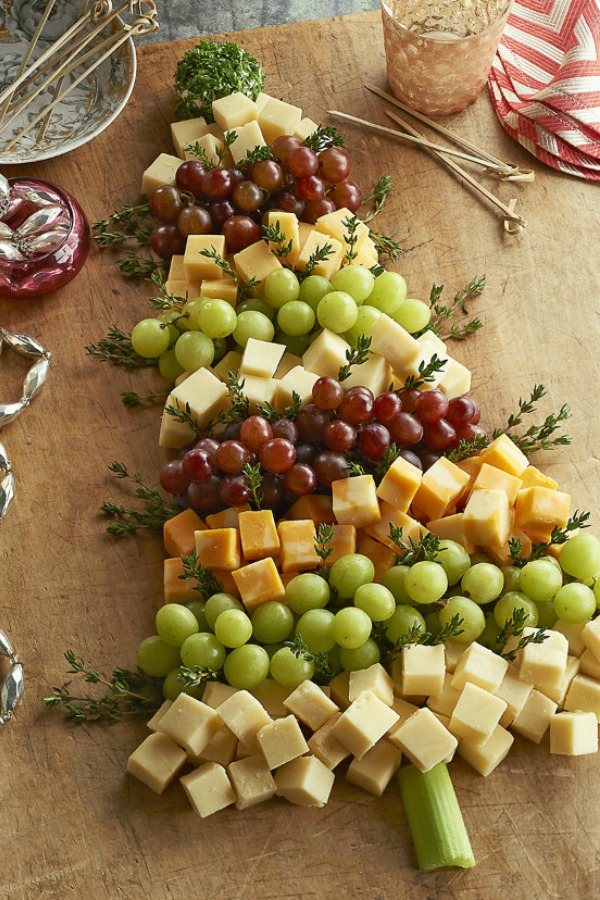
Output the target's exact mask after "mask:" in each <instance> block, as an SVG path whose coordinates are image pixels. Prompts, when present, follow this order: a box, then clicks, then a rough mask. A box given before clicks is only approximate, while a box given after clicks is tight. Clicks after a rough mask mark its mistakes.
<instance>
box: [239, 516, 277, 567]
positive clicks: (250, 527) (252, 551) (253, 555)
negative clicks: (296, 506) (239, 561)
mask: <svg viewBox="0 0 600 900" xmlns="http://www.w3.org/2000/svg"><path fill="white" fill-rule="evenodd" d="M238 528H239V531H240V541H241V543H242V553H243V554H244V558H245V559H247V560H248V561H249V562H253V561H254V560H255V559H262V558H263V557H264V556H278V555H279V548H280V541H279V535H278V534H277V528H276V526H275V519H274V518H273V511H272V510H270V509H250V510H247V511H246V512H241V513H240V514H239V517H238Z"/></svg>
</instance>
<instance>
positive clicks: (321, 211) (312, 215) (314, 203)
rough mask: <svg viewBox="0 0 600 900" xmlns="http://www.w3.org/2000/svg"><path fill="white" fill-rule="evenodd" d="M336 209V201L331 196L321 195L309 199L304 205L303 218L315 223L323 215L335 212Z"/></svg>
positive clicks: (305, 220) (312, 223)
mask: <svg viewBox="0 0 600 900" xmlns="http://www.w3.org/2000/svg"><path fill="white" fill-rule="evenodd" d="M336 209H337V207H336V205H335V203H334V202H333V200H331V199H330V198H329V197H320V198H319V199H318V200H309V201H308V203H307V204H306V205H305V207H304V212H303V213H302V220H303V221H304V222H308V223H309V224H311V225H314V223H315V222H316V221H317V219H320V218H321V216H326V215H327V214H328V213H332V212H335V211H336Z"/></svg>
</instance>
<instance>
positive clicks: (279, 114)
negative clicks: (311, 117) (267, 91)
mask: <svg viewBox="0 0 600 900" xmlns="http://www.w3.org/2000/svg"><path fill="white" fill-rule="evenodd" d="M301 118H302V110H301V109H300V107H299V106H292V104H291V103H286V102H285V100H278V99H277V98H276V97H269V98H268V99H265V100H264V101H263V102H262V103H261V105H260V106H259V108H258V124H259V125H260V130H261V131H262V133H263V135H264V138H265V141H266V142H267V144H272V143H273V141H274V140H275V138H277V137H280V135H283V134H294V132H295V131H296V129H297V128H298V127H299V125H300V120H301Z"/></svg>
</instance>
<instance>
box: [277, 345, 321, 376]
mask: <svg viewBox="0 0 600 900" xmlns="http://www.w3.org/2000/svg"><path fill="white" fill-rule="evenodd" d="M296 366H302V359H301V357H299V356H296V355H295V354H294V353H290V351H289V350H286V351H285V353H284V354H283V356H282V357H281V359H280V360H279V365H278V366H277V368H276V370H275V376H274V377H275V378H278V379H279V380H281V379H282V378H283V377H284V376H285V375H287V373H288V372H291V370H292V369H295V368H296ZM311 374H312V373H311Z"/></svg>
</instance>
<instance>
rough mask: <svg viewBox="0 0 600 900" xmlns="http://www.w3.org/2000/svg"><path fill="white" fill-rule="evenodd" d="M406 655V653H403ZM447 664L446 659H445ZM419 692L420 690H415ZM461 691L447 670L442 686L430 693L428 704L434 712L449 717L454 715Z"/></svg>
mask: <svg viewBox="0 0 600 900" xmlns="http://www.w3.org/2000/svg"><path fill="white" fill-rule="evenodd" d="M403 655H404V654H403ZM444 664H445V660H444ZM415 693H418V692H415ZM459 697H460V691H457V690H456V688H453V687H452V675H451V673H450V672H446V674H445V675H444V680H443V683H442V688H441V690H440V691H437V692H436V693H434V694H430V696H429V697H428V698H427V706H428V707H429V709H430V710H431V712H434V713H441V714H442V715H444V716H448V718H449V717H450V716H451V715H452V710H453V709H454V707H455V706H456V704H457V702H458V698H459Z"/></svg>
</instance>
